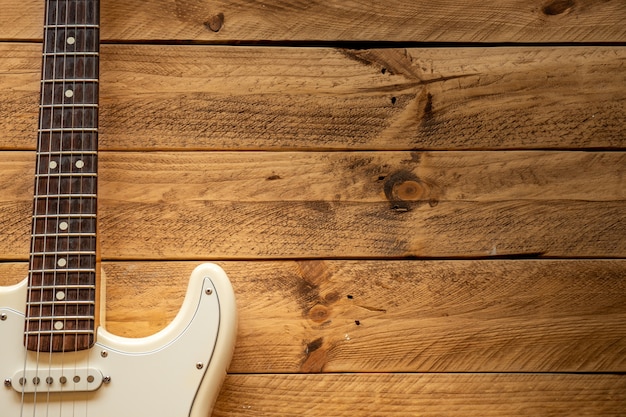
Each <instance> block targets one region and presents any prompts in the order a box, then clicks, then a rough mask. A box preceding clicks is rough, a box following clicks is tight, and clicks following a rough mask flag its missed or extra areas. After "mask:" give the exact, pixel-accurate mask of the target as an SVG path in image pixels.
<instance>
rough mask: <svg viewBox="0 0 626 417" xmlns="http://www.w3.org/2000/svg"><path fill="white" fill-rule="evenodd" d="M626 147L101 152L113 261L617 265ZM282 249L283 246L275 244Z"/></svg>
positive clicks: (17, 160)
mask: <svg viewBox="0 0 626 417" xmlns="http://www.w3.org/2000/svg"><path fill="white" fill-rule="evenodd" d="M0 155H1V157H0V161H2V162H0V167H1V168H2V169H0V184H2V187H1V188H0V190H1V191H2V194H0V205H1V206H2V211H0V225H4V227H5V228H6V229H7V230H11V231H12V233H11V234H10V235H7V236H6V238H5V239H3V240H2V241H1V242H0V248H1V249H2V250H1V251H0V253H2V256H3V257H4V259H20V258H21V259H25V257H26V256H27V253H28V242H29V233H30V226H29V221H30V214H31V210H32V197H31V196H32V191H31V190H32V181H31V180H30V179H29V178H30V174H29V173H30V172H33V167H32V159H33V157H32V156H31V155H29V154H28V153H18V152H4V153H1V154H0ZM625 158H626V156H625V155H624V153H622V152H606V153H604V152H595V153H578V152H505V153H502V152H469V153H467V152H460V153H455V152H424V153H416V152H414V153H408V152H376V153H355V152H350V153H331V154H328V153H310V152H302V153H297V152H294V153H264V152H260V153H243V154H241V153H212V152H200V153H195V152H194V153H189V152H179V153H177V152H174V153H139V152H137V153H126V152H121V153H118V152H103V153H102V155H101V164H100V172H101V175H100V178H101V180H100V184H99V189H100V199H99V204H100V206H99V213H100V223H99V230H100V233H101V234H100V236H101V244H102V245H101V250H102V256H103V257H104V258H105V259H155V258H156V257H158V258H160V259H198V258H211V259H216V258H218V259H219V258H221V259H224V258H238V259H241V258H293V257H384V256H392V257H399V256H400V257H402V256H427V257H485V256H510V255H524V256H551V257H552V256H564V257H585V256H594V257H619V256H623V255H624V253H626V241H625V240H624V239H623V236H625V235H626V230H625V227H626V225H625V224H624V222H623V221H622V220H623V218H624V213H625V202H624V197H625V194H624V193H625V191H624V187H623V180H622V178H623V176H624V169H625V167H626V164H625V163H624V161H625ZM277 241H279V242H281V244H280V245H277V244H276V243H275V242H277Z"/></svg>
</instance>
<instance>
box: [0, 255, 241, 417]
mask: <svg viewBox="0 0 626 417" xmlns="http://www.w3.org/2000/svg"><path fill="white" fill-rule="evenodd" d="M26 296H27V283H26V281H23V282H22V283H20V284H17V285H14V286H11V287H0V318H1V320H0V341H2V354H1V355H0V378H1V379H2V381H3V382H4V386H3V387H0V404H1V408H2V417H21V416H29V417H127V416H133V417H207V416H208V415H209V414H210V412H211V410H212V408H213V404H214V401H215V399H216V397H217V395H218V393H219V390H220V387H221V383H222V381H223V378H224V376H225V374H226V368H227V367H228V365H229V363H230V359H231V356H232V352H233V349H234V343H235V335H236V307H235V297H234V293H233V289H232V286H231V284H230V281H229V279H228V277H227V276H226V274H225V273H224V271H223V270H222V269H221V268H220V267H218V266H216V265H214V264H202V265H200V266H198V267H197V268H196V269H195V270H194V271H193V273H192V275H191V278H190V282H189V288H188V290H187V295H186V297H185V300H184V302H183V305H182V307H181V309H180V311H179V313H178V315H177V316H176V318H175V319H174V320H173V321H172V322H171V323H170V324H169V325H168V326H167V327H166V328H164V329H163V330H161V331H160V332H158V333H156V334H154V335H152V336H148V337H144V338H137V339H132V338H124V337H119V336H115V335H113V334H111V333H109V332H107V331H106V330H105V329H104V328H102V327H100V328H98V332H97V340H96V344H95V345H94V346H93V347H92V348H91V349H88V350H83V351H78V352H66V353H49V352H34V351H27V350H26V348H25V347H24V343H23V340H24V336H23V335H24V322H25V315H24V305H25V300H26Z"/></svg>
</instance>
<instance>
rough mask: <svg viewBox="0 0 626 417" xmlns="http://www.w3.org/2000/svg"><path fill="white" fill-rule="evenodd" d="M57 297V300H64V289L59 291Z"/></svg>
mask: <svg viewBox="0 0 626 417" xmlns="http://www.w3.org/2000/svg"><path fill="white" fill-rule="evenodd" d="M56 297H57V300H59V301H61V300H64V299H65V293H64V292H63V291H59V292H58V293H57V294H56Z"/></svg>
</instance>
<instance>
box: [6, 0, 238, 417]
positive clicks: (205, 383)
mask: <svg viewBox="0 0 626 417" xmlns="http://www.w3.org/2000/svg"><path fill="white" fill-rule="evenodd" d="M98 65H99V2H98V1H97V0H45V26H44V47H43V65H42V79H41V106H40V111H39V132H38V143H37V154H36V172H35V195H34V209H33V221H32V239H31V252H30V261H29V272H28V277H27V278H26V279H25V280H24V281H22V282H21V283H19V284H17V285H14V286H10V287H0V342H1V345H0V346H1V348H0V352H1V353H0V378H1V379H0V382H2V384H3V386H0V416H2V417H18V416H19V417H207V416H208V415H209V413H210V412H211V410H212V407H213V403H214V400H215V399H216V397H217V394H218V392H219V389H220V385H221V382H222V380H223V378H224V376H225V373H226V368H227V367H228V365H229V363H230V359H231V356H232V352H233V346H234V340H235V333H236V309H235V297H234V293H233V289H232V287H231V284H230V281H229V280H228V278H227V276H226V274H225V273H224V271H223V270H222V269H221V268H219V267H218V266H216V265H213V264H203V265H200V266H198V267H197V268H196V269H195V270H194V271H193V273H192V275H191V279H190V283H189V287H188V290H187V294H186V297H185V299H184V302H183V305H182V307H181V310H180V311H179V313H178V315H177V316H176V318H175V319H174V320H173V321H172V322H171V323H170V324H169V325H168V326H167V327H166V328H164V329H163V330H162V331H160V332H158V333H156V334H154V335H152V336H149V337H145V338H138V339H131V338H123V337H118V336H115V335H113V334H111V333H109V332H107V331H106V330H105V329H104V327H103V323H104V318H103V313H102V312H103V311H104V309H103V308H102V305H103V302H101V301H100V300H99V296H100V294H101V293H102V291H101V288H100V287H101V285H103V284H102V283H101V279H100V276H99V274H98V272H99V269H100V268H99V262H98V259H97V252H96V240H97V239H96V191H97V147H98V145H97V135H98V71H99V70H98V68H99V67H98Z"/></svg>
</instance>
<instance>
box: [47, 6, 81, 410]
mask: <svg viewBox="0 0 626 417" xmlns="http://www.w3.org/2000/svg"><path fill="white" fill-rule="evenodd" d="M57 1H63V0H57ZM70 4H71V2H69V1H67V2H66V3H65V19H64V22H63V24H62V31H63V36H60V34H59V32H57V36H56V37H55V51H56V49H57V48H58V49H61V48H59V46H60V44H61V43H62V44H63V48H62V49H63V59H62V62H63V69H62V73H61V82H60V84H61V85H62V86H63V87H62V88H61V91H60V95H59V98H60V104H61V121H60V126H59V127H60V128H61V129H60V132H59V133H58V136H59V155H60V156H59V158H60V161H59V174H60V175H59V193H58V194H59V196H60V195H61V192H62V191H63V190H61V182H62V181H63V179H64V178H65V175H64V174H65V172H63V170H64V165H66V163H64V162H65V161H64V160H63V156H62V155H63V151H64V149H63V140H64V135H65V131H64V127H65V125H66V120H65V110H66V102H67V101H68V100H71V98H70V97H68V96H67V94H66V92H67V91H72V92H74V91H75V89H74V88H72V89H71V90H70V89H68V86H67V61H68V60H67V55H66V54H67V41H66V38H67V36H68V27H69V23H70V22H69V15H70ZM57 58H58V57H57ZM70 109H71V107H70ZM71 113H72V116H71V124H70V127H71V128H73V127H74V124H73V111H72V112H71ZM70 150H71V143H70ZM65 159H67V157H66V158H65ZM70 170H71V162H70ZM69 183H70V187H71V179H70V181H69ZM70 187H66V188H68V190H67V193H68V194H69V195H70V197H68V198H67V200H68V201H66V204H68V205H69V207H67V211H68V212H71V210H70V207H71V195H72V190H71V188H70ZM64 192H65V191H64ZM58 199H59V200H58V210H57V212H58V213H59V214H60V213H61V211H62V210H61V197H59V198H58ZM57 221H58V220H57ZM58 226H59V225H58V224H57V230H56V232H57V254H58V252H59V249H60V247H59V246H60V245H59V244H58V241H59V239H58V236H59V233H60V232H61V230H60V229H59V227H58ZM68 230H69V222H68ZM67 245H69V238H68V239H67ZM68 249H69V248H68ZM57 256H58V255H57ZM55 265H59V263H58V261H57V262H56V264H55ZM59 266H60V265H59ZM69 267H70V258H69V256H67V255H66V257H65V265H64V266H62V268H69ZM61 274H62V276H65V281H67V274H68V272H67V269H66V271H65V272H64V273H63V272H62V273H61ZM58 275H59V273H58V272H57V273H56V278H58ZM57 285H58V282H57V280H56V279H55V289H54V293H55V294H56V293H57V291H58V289H57V287H56V286H57ZM59 291H60V290H59ZM55 297H56V295H55ZM66 300H67V297H64V298H63V300H62V301H66ZM55 304H56V303H55ZM61 309H62V310H64V311H63V312H64V316H67V304H64V307H62V308H61ZM60 322H61V323H62V324H63V326H62V327H61V328H62V329H63V332H62V333H61V352H60V353H59V356H60V358H61V372H62V374H64V373H65V372H64V369H65V340H66V333H67V332H66V320H65V319H64V320H62V321H60ZM50 350H51V352H52V349H50ZM50 357H52V353H51V354H50ZM63 398H64V397H63V396H61V397H60V398H59V414H61V415H62V414H63V413H62V411H63Z"/></svg>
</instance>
